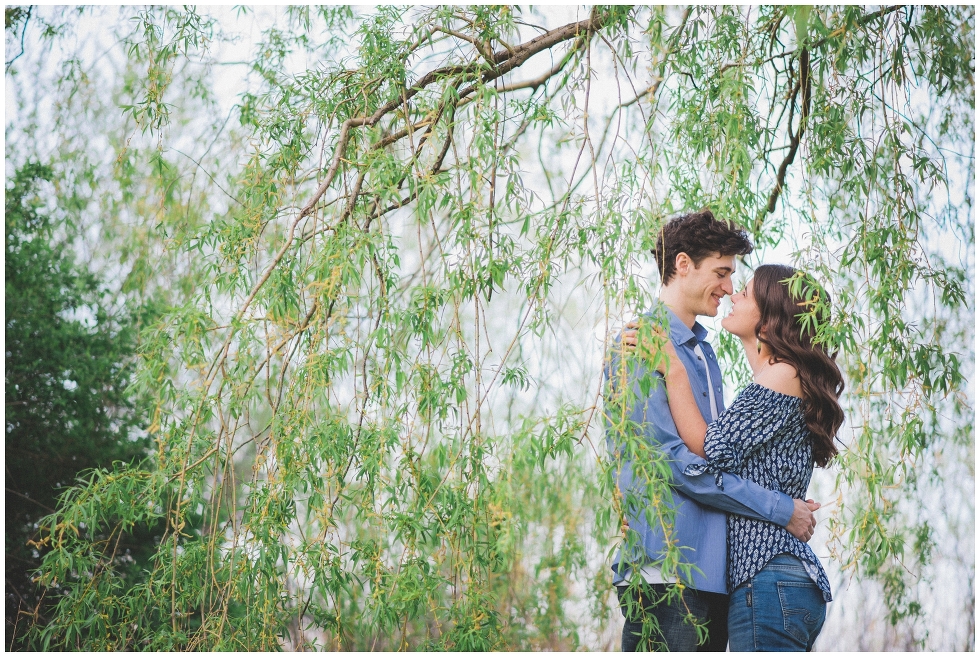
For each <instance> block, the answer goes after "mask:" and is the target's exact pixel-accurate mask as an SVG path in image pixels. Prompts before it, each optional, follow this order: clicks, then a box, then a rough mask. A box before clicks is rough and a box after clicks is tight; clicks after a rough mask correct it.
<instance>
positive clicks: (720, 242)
mask: <svg viewBox="0 0 980 657" xmlns="http://www.w3.org/2000/svg"><path fill="white" fill-rule="evenodd" d="M678 253H686V254H687V255H688V257H689V258H690V259H691V261H692V262H694V266H695V267H700V266H701V263H702V262H703V261H704V259H705V258H707V257H709V256H712V255H714V254H716V253H717V254H719V255H723V256H734V255H747V254H749V253H752V242H750V241H749V235H748V233H746V232H745V230H743V229H741V228H738V227H736V226H734V225H733V224H731V223H730V222H728V221H719V220H718V219H715V215H713V214H712V213H711V210H701V211H699V212H694V213H692V214H685V215H683V216H680V217H674V218H673V219H671V220H670V221H668V222H667V223H666V224H664V227H663V228H662V229H661V230H660V234H659V235H657V246H656V248H654V249H653V257H654V258H656V260H657V269H659V270H660V280H661V281H662V282H663V284H664V285H666V284H667V283H669V282H670V279H671V278H673V277H674V274H675V273H677V268H676V267H675V265H674V263H675V262H676V260H677V254H678Z"/></svg>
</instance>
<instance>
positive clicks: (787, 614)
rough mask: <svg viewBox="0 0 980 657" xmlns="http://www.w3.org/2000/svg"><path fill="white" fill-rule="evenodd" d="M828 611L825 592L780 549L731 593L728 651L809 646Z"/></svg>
mask: <svg viewBox="0 0 980 657" xmlns="http://www.w3.org/2000/svg"><path fill="white" fill-rule="evenodd" d="M826 617H827V603H826V602H824V599H823V592H821V591H820V588H819V587H818V586H817V585H816V583H814V581H813V580H812V579H810V575H808V574H807V572H806V570H805V569H804V568H803V564H802V563H801V562H800V560H799V559H797V558H796V557H794V556H792V555H789V554H779V555H776V556H775V557H773V558H772V559H771V560H770V561H769V563H768V564H766V567H765V568H763V569H762V570H761V571H760V572H759V574H757V575H756V576H755V577H752V578H751V579H749V581H747V582H746V583H744V584H742V585H741V586H739V587H738V588H737V589H735V591H734V592H733V593H732V596H731V601H730V603H729V607H728V641H729V643H728V647H729V649H730V650H731V651H732V652H754V651H777V650H778V651H800V652H802V651H809V650H811V649H812V648H813V642H814V641H816V639H817V635H818V634H820V629H821V628H822V627H823V622H824V619H825V618H826Z"/></svg>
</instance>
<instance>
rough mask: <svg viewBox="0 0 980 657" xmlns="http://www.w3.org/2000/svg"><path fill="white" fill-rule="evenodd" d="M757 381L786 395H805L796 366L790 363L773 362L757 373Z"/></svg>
mask: <svg viewBox="0 0 980 657" xmlns="http://www.w3.org/2000/svg"><path fill="white" fill-rule="evenodd" d="M755 382H756V383H758V384H759V385H760V386H763V387H765V388H769V389H770V390H775V391H776V392H779V393H782V394H784V395H791V396H793V397H802V396H803V388H802V387H801V386H800V377H799V376H797V373H796V368H795V367H793V366H792V365H790V364H789V363H773V364H772V365H769V366H768V367H763V368H762V371H761V372H759V373H758V374H757V375H756V377H755Z"/></svg>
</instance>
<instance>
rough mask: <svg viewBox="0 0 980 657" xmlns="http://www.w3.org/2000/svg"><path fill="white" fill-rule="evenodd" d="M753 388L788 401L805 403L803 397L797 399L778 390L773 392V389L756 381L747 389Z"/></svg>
mask: <svg viewBox="0 0 980 657" xmlns="http://www.w3.org/2000/svg"><path fill="white" fill-rule="evenodd" d="M752 386H756V387H757V388H759V389H760V390H764V391H766V392H770V393H772V394H774V395H779V396H780V397H786V398H788V399H796V400H797V401H803V398H802V397H797V396H796V395H788V394H786V393H785V392H779V391H778V390H773V389H772V388H769V387H766V386H764V385H762V384H761V383H758V382H756V381H753V382H752V383H750V384H749V385H748V386H746V388H745V389H746V390H748V389H749V388H750V387H752Z"/></svg>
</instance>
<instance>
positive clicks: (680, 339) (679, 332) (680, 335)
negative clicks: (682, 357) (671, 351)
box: [664, 305, 708, 345]
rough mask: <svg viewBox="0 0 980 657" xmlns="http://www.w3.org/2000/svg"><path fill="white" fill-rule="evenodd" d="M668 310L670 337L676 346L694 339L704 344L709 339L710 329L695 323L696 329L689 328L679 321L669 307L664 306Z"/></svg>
mask: <svg viewBox="0 0 980 657" xmlns="http://www.w3.org/2000/svg"><path fill="white" fill-rule="evenodd" d="M664 308H666V310H667V314H668V316H669V317H670V337H671V339H672V340H673V341H674V344H678V345H681V344H687V343H688V342H690V341H691V339H692V338H695V339H696V340H697V342H704V339H705V338H706V337H708V329H706V328H704V327H703V326H701V325H700V324H699V323H697V322H694V327H693V328H692V327H688V325H687V324H685V323H684V322H682V321H681V320H680V319H678V317H677V315H675V314H674V311H673V310H671V309H670V308H669V307H667V306H666V305H664Z"/></svg>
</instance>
